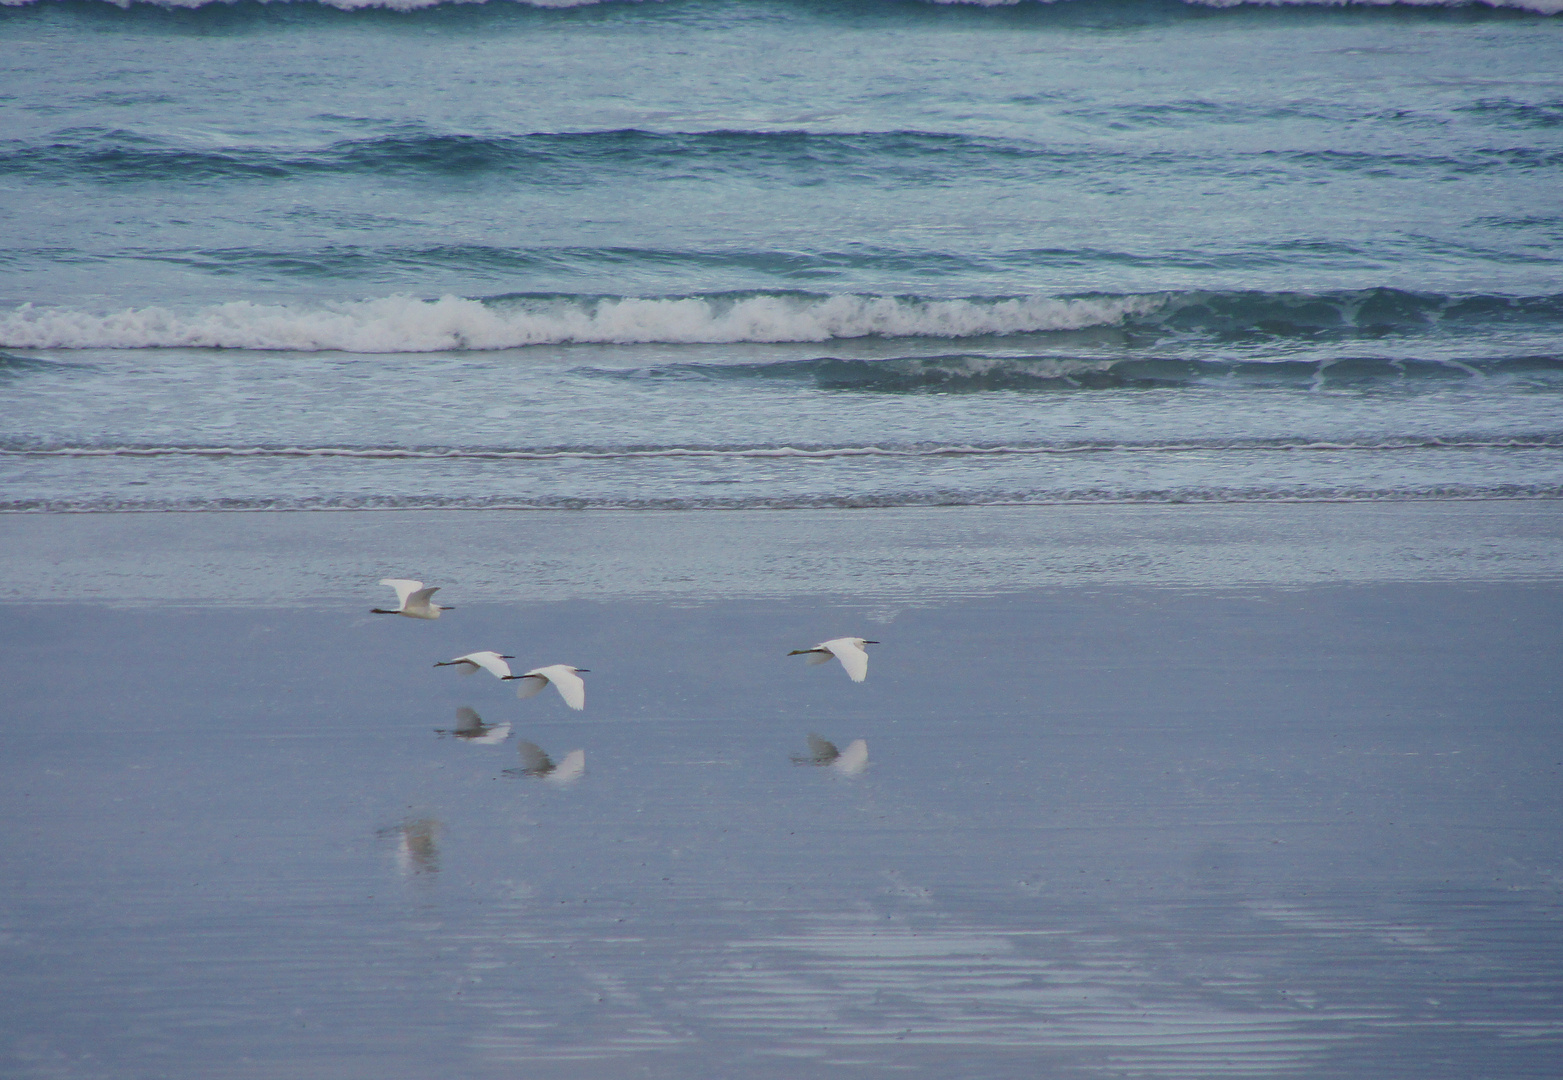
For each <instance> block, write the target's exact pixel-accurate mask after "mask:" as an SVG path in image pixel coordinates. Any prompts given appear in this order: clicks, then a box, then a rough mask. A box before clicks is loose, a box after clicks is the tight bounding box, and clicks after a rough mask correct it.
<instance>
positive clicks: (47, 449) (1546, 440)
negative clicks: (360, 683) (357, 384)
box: [0, 432, 1563, 462]
mask: <svg viewBox="0 0 1563 1080" xmlns="http://www.w3.org/2000/svg"><path fill="white" fill-rule="evenodd" d="M1559 449H1563V432H1559V433H1555V434H1550V435H1462V436H1445V437H1436V436H1422V435H1418V436H1402V437H1389V438H1367V439H1353V440H1338V439H1329V440H1320V439H1280V438H1277V439H1182V440H1178V441H1175V442H1139V443H1126V442H1085V441H1082V442H1058V443H1032V444H1020V445H1011V444H996V445H990V446H982V445H971V444H958V445H925V444H918V445H911V446H896V445H885V446H879V445H871V446H810V445H803V446H774V445H762V446H640V447H637V446H629V447H616V446H603V447H516V448H509V447H450V446H231V445H210V446H203V445H174V446H158V445H124V444H105V443H94V444H60V443H49V442H27V441H15V440H13V441H9V442H5V443H0V457H66V458H179V457H191V458H337V459H347V460H358V461H365V462H375V461H437V462H462V461H517V462H525V461H605V462H611V461H634V460H642V459H656V458H661V459H667V458H693V459H705V458H726V459H737V460H744V459H751V460H755V459H758V460H766V459H772V460H789V459H790V460H800V461H810V460H826V459H831V458H881V457H882V458H940V457H982V458H998V457H1034V456H1038V455H1051V454H1060V455H1085V454H1180V453H1209V452H1211V451H1232V452H1241V453H1265V452H1274V453H1286V454H1299V453H1329V454H1338V453H1343V452H1359V453H1384V452H1397V453H1398V452H1402V451H1406V450H1455V451H1470V450H1559Z"/></svg>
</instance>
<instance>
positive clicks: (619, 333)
mask: <svg viewBox="0 0 1563 1080" xmlns="http://www.w3.org/2000/svg"><path fill="white" fill-rule="evenodd" d="M1162 303H1163V300H1162V298H1161V297H1157V296H1117V297H1099V298H1098V297H1083V298H1062V299H1060V298H1054V297H1012V298H1002V299H952V300H925V299H919V298H913V297H896V296H861V295H850V294H843V295H835V296H812V295H790V294H774V293H767V294H758V295H743V296H730V297H699V296H689V297H668V298H641V297H625V298H609V299H576V298H566V299H533V298H501V299H498V300H491V301H481V300H469V299H464V298H462V297H457V296H444V297H441V298H440V299H438V300H421V299H418V298H415V297H410V296H390V297H383V298H380V299H375V300H361V301H349V302H340V303H333V304H322V305H318V306H314V307H302V306H294V305H287V304H257V303H253V302H250V301H244V300H240V301H234V302H232V303H227V304H220V305H217V306H215V307H210V308H206V309H204V310H201V311H197V312H193V313H189V314H181V313H177V312H174V311H170V310H168V309H166V308H161V307H148V308H135V309H128V310H124V311H119V312H113V313H110V314H107V315H95V314H90V313H86V312H81V311H73V310H69V309H64V308H40V307H35V306H34V305H32V304H26V305H23V306H22V307H20V308H17V309H15V310H13V311H11V312H10V313H8V314H6V315H4V316H3V317H0V345H3V346H5V347H10V348H34V349H92V348H97V349H138V348H215V349H267V350H275V349H286V350H295V351H308V352H321V351H336V352H354V353H405V352H444V351H449V350H466V349H483V350H489V349H513V348H521V347H524V346H528V345H557V344H570V343H595V344H641V343H650V342H658V343H673V344H697V343H698V344H707V343H709V344H727V343H736V342H803V341H829V340H832V339H837V338H859V337H872V336H882V337H939V338H944V337H952V338H963V337H978V336H983V335H989V334H1014V333H1026V332H1033V333H1034V332H1041V331H1050V330H1078V329H1083V328H1086V327H1091V326H1110V325H1116V324H1118V323H1121V322H1122V321H1123V320H1124V319H1125V318H1126V317H1128V316H1131V315H1143V314H1148V313H1150V312H1152V311H1154V310H1156V309H1157V308H1158V307H1160V306H1161V304H1162Z"/></svg>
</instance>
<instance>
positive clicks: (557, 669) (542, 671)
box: [512, 664, 586, 709]
mask: <svg viewBox="0 0 1563 1080" xmlns="http://www.w3.org/2000/svg"><path fill="white" fill-rule="evenodd" d="M585 670H586V669H585V668H576V667H571V666H570V665H569V664H549V665H548V666H547V667H540V668H533V669H532V670H531V671H528V672H527V673H526V674H525V675H522V676H520V681H521V686H520V687H519V688H518V689H517V690H516V696H517V697H523V698H528V697H531V696H532V695H533V694H535V693H537V692H538V691H539V690H541V689H542V688H543V687H542V684H541V683H539V682H537V681H536V680H539V679H541V680H543V681H544V682H551V683H553V684H554V689H556V690H558V691H559V696H560V697H562V698H564V703H565V704H566V705H568V706H570V708H572V709H584V708H586V683H585V682H583V681H582V680H581V677H580V676H579V675H577V674H576V672H577V671H585ZM514 677H515V676H512V678H514ZM528 684H531V685H530V686H529V685H528Z"/></svg>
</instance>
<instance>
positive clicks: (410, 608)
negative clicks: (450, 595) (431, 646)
mask: <svg viewBox="0 0 1563 1080" xmlns="http://www.w3.org/2000/svg"><path fill="white" fill-rule="evenodd" d="M380 584H381V585H389V586H390V587H391V588H393V589H395V590H396V601H397V606H396V607H394V608H378V607H377V608H370V609H369V611H370V613H371V614H374V615H405V616H407V617H408V618H409V619H438V618H439V617H440V612H442V611H455V610H456V609H455V608H452V607H441V606H440V605H439V604H436V603H435V602H434V601H433V599H431V598H432V597H433V596H434V594H435V593H437V592H439V591H440V587H439V586H438V585H431V586H430V587H429V588H427V589H425V588H424V587H423V582H421V581H410V580H408V579H407V578H394V577H388V578H381V579H380Z"/></svg>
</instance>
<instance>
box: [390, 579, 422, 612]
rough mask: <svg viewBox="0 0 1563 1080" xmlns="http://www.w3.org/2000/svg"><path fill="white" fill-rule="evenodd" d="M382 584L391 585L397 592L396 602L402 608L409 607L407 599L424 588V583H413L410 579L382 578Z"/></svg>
mask: <svg viewBox="0 0 1563 1080" xmlns="http://www.w3.org/2000/svg"><path fill="white" fill-rule="evenodd" d="M380 584H381V585H389V586H390V587H391V588H393V589H395V590H396V602H397V603H398V604H400V605H401V606H402V607H406V606H407V598H408V597H409V596H411V595H412V594H413V593H415V592H417V591H418V590H419V589H421V588H423V582H421V581H412V580H410V579H408V578H397V577H388V578H381V579H380Z"/></svg>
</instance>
